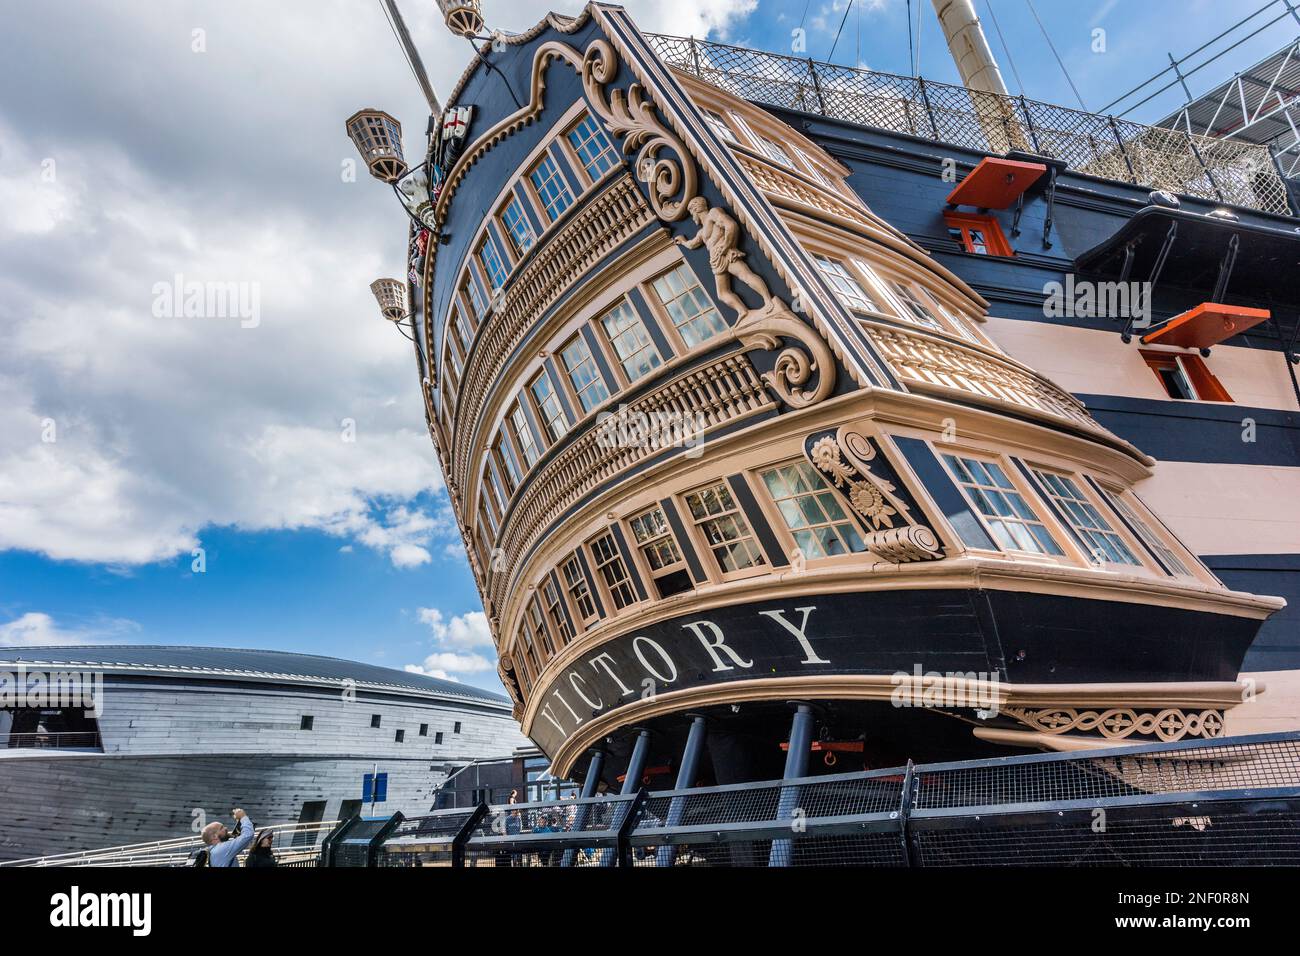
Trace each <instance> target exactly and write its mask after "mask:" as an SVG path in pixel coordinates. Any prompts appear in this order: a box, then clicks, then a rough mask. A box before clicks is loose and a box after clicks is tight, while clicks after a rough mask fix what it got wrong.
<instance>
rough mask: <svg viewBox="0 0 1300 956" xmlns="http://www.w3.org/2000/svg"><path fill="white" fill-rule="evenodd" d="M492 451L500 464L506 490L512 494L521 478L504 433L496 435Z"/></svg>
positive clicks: (512, 451) (513, 453) (517, 463)
mask: <svg viewBox="0 0 1300 956" xmlns="http://www.w3.org/2000/svg"><path fill="white" fill-rule="evenodd" d="M492 451H493V452H494V453H495V454H496V458H497V461H498V462H500V464H501V474H502V476H503V477H504V478H505V482H506V489H507V490H508V491H509V492H510V493H511V494H514V491H515V489H516V488H518V487H519V482H520V481H521V480H522V477H523V476H522V474H521V473H520V470H519V462H518V461H516V460H515V450H514V449H513V448H511V447H510V442H508V441H507V440H506V434H505V432H504V431H502V432H498V433H497V437H496V441H494V442H493V443H492Z"/></svg>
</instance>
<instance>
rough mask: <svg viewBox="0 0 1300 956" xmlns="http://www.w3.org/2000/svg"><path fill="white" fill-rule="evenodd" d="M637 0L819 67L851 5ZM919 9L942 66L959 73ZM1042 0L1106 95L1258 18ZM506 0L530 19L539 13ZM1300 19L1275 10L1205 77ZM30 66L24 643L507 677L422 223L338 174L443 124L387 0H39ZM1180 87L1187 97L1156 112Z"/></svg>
mask: <svg viewBox="0 0 1300 956" xmlns="http://www.w3.org/2000/svg"><path fill="white" fill-rule="evenodd" d="M1262 3H1263V0H1259V2H1258V3H1252V4H1251V5H1249V6H1247V7H1246V10H1245V12H1249V11H1250V10H1252V9H1254V8H1255V7H1257V6H1260V5H1262ZM401 5H402V7H403V10H404V12H405V13H406V15H407V17H408V19H409V21H410V23H411V28H412V32H413V33H414V35H415V37H416V39H417V42H418V43H419V44H420V46H421V48H422V50H423V51H424V53H425V59H426V61H427V63H428V65H429V68H430V73H431V74H432V77H433V82H434V84H435V86H436V87H437V88H438V89H439V90H441V91H443V92H444V93H445V92H446V91H448V90H450V88H451V86H452V85H453V84H454V83H455V81H456V78H457V77H458V76H459V74H460V71H461V70H462V69H463V67H464V64H465V54H466V52H467V49H466V47H465V45H464V43H463V41H455V40H453V39H452V38H451V37H449V36H448V35H447V34H446V33H445V31H443V30H442V28H441V26H440V25H439V24H438V23H436V22H435V19H434V11H435V10H436V6H435V4H433V3H429V2H423V0H421V2H419V3H416V2H412V0H406V2H404V3H402V4H401ZM627 5H628V7H629V9H630V10H631V11H632V13H633V15H634V17H636V19H637V20H638V22H639V23H641V25H642V26H643V28H645V29H647V30H656V31H659V32H665V33H675V34H680V35H685V34H694V35H696V36H703V35H705V34H706V33H707V34H709V35H712V36H714V37H718V38H722V39H727V40H729V41H730V42H735V43H740V44H748V45H752V46H756V47H761V48H764V49H769V50H773V51H777V52H789V51H790V46H791V41H792V37H791V31H792V30H793V29H795V28H796V27H799V26H800V25H801V24H802V26H803V28H804V29H805V30H806V31H807V49H806V55H809V56H812V57H814V58H818V59H822V58H826V57H827V56H828V55H829V52H830V49H831V45H832V43H833V42H834V37H835V32H836V29H837V28H838V26H839V24H840V22H841V19H843V18H844V12H845V9H846V7H845V5H844V3H843V2H840V0H836V2H835V3H821V2H818V0H809V2H807V3H805V2H804V0H792V2H788V3H777V2H771V0H759V2H757V3H756V2H754V0H657V2H630V3H628V4H627ZM918 6H919V10H920V32H919V37H920V64H921V72H922V74H923V75H925V76H926V77H929V78H933V79H939V80H947V81H953V80H955V79H956V75H955V71H954V69H953V66H952V63H951V61H950V59H949V58H948V55H947V52H946V49H945V48H944V46H943V42H942V35H941V33H940V31H939V27H938V24H937V22H936V20H935V17H934V13H933V10H932V7H931V5H930V0H913V3H912V7H911V9H912V15H913V17H915V15H916V13H917V10H918ZM1034 6H1035V8H1036V9H1037V12H1038V14H1039V16H1040V17H1041V18H1042V21H1043V24H1044V26H1045V28H1046V30H1047V31H1048V33H1049V35H1050V36H1051V39H1052V41H1053V42H1054V43H1055V45H1056V48H1057V50H1058V52H1059V53H1060V55H1061V58H1062V59H1063V60H1064V62H1065V64H1066V67H1067V69H1068V70H1069V72H1070V74H1071V76H1072V78H1073V80H1074V83H1075V84H1076V86H1077V87H1078V90H1079V93H1080V95H1081V96H1082V97H1083V99H1084V101H1085V103H1086V104H1087V105H1088V106H1089V107H1090V108H1094V109H1095V108H1098V107H1100V106H1102V105H1103V104H1105V103H1106V102H1107V101H1109V100H1110V99H1112V98H1113V97H1115V96H1116V95H1118V94H1119V93H1121V92H1123V91H1125V90H1127V89H1128V88H1129V87H1131V86H1134V85H1136V84H1137V83H1138V82H1139V81H1141V80H1144V79H1146V78H1147V77H1148V76H1149V75H1151V74H1152V73H1154V72H1156V70H1158V69H1160V68H1161V67H1162V66H1163V65H1164V63H1165V62H1166V58H1165V54H1166V51H1170V52H1173V53H1174V54H1175V55H1181V54H1183V53H1186V52H1188V51H1189V50H1191V49H1192V48H1193V47H1196V46H1198V45H1200V44H1201V43H1203V42H1204V41H1206V40H1208V39H1209V38H1210V37H1211V36H1213V35H1214V34H1216V33H1218V32H1220V31H1221V30H1223V29H1225V28H1226V27H1227V26H1228V25H1229V24H1230V23H1231V22H1232V21H1233V20H1234V19H1236V18H1237V17H1239V16H1240V15H1241V12H1240V11H1238V10H1236V9H1233V7H1235V6H1237V5H1228V4H1224V3H1221V2H1211V0H1150V2H1138V0H1077V2H1064V0H1035V4H1034ZM976 8H977V11H978V12H979V13H980V15H981V17H982V18H983V20H984V23H985V29H986V32H987V33H988V35H989V38H990V42H991V43H992V46H993V50H994V53H995V55H996V56H997V57H998V59H999V61H1000V64H1001V67H1002V72H1003V75H1004V77H1005V79H1006V81H1007V83H1008V84H1009V85H1010V86H1011V88H1012V91H1013V92H1018V91H1019V86H1018V84H1017V81H1016V77H1015V73H1016V72H1018V73H1019V76H1020V78H1021V80H1023V81H1024V92H1025V94H1026V95H1027V96H1029V97H1031V98H1037V99H1043V100H1048V101H1051V102H1057V103H1061V104H1064V105H1076V102H1075V96H1074V93H1073V91H1072V90H1071V89H1070V86H1069V85H1068V83H1067V81H1066V79H1065V77H1064V76H1063V74H1062V72H1061V68H1060V67H1059V66H1058V65H1057V63H1056V60H1055V58H1054V57H1053V54H1052V52H1051V50H1050V49H1049V48H1048V46H1047V43H1046V42H1045V41H1044V39H1043V36H1042V34H1041V32H1040V31H1039V27H1038V25H1037V24H1036V23H1035V21H1034V18H1033V16H1032V15H1031V12H1030V9H1029V7H1028V5H1027V4H1026V3H1025V0H993V8H992V9H993V11H994V12H995V13H996V16H997V20H998V23H999V25H1000V26H1001V31H1002V36H1003V37H1005V41H1006V46H1007V47H1009V48H1010V50H1011V52H1012V55H1013V56H1014V64H1015V67H1016V70H1015V71H1013V70H1012V68H1011V66H1012V64H1011V62H1010V61H1009V60H1008V58H1007V56H1006V51H1005V49H1004V45H1003V42H1002V39H1001V38H999V36H998V34H997V32H996V31H995V30H994V28H993V23H992V18H991V17H990V16H989V6H988V2H986V0H977V3H976ZM484 9H485V13H486V15H487V17H488V21H489V24H490V25H493V26H498V27H500V28H503V29H507V30H522V29H525V28H527V27H528V26H531V25H532V23H533V21H534V20H535V19H536V16H537V13H536V11H537V9H538V7H537V6H536V5H535V4H534V3H532V2H524V0H506V2H496V0H484ZM573 9H575V8H569V9H567V10H563V12H573ZM1274 9H1275V11H1277V12H1284V11H1282V8H1281V7H1280V6H1275V8H1274ZM70 10H75V11H76V16H70V15H69V11H70ZM907 11H908V5H907V3H906V0H870V2H862V3H858V4H855V6H854V8H853V9H852V10H851V11H850V12H849V15H848V17H847V19H846V20H844V28H843V32H842V34H841V35H840V39H839V43H838V46H837V48H836V52H835V56H834V59H835V61H836V62H840V63H846V64H852V63H854V62H860V63H863V64H865V65H867V66H869V67H871V68H875V69H880V70H885V71H889V72H900V73H907V72H909V71H910V67H909V56H908V40H907V36H908V29H907V23H908V19H907ZM1273 15H1276V13H1274V14H1273ZM1267 19H1271V16H1268V17H1262V18H1260V19H1259V20H1258V21H1256V22H1257V24H1262V23H1263V22H1264V21H1265V20H1267ZM913 22H914V23H915V21H913ZM1098 28H1100V29H1104V30H1105V31H1106V35H1105V52H1094V51H1093V45H1094V40H1095V38H1094V33H1093V31H1094V30H1095V29H1098ZM1297 33H1300V25H1297V24H1296V23H1295V21H1294V20H1290V19H1288V20H1286V21H1284V22H1282V23H1279V24H1276V25H1274V26H1272V27H1270V28H1268V29H1266V30H1265V31H1263V32H1262V33H1261V34H1260V36H1258V37H1256V38H1255V39H1254V40H1252V41H1251V42H1250V43H1248V44H1247V45H1246V46H1244V47H1243V48H1241V49H1239V50H1237V51H1234V52H1233V53H1232V54H1230V55H1229V56H1227V57H1224V58H1223V59H1221V60H1220V61H1218V62H1217V63H1216V64H1214V65H1213V66H1212V67H1210V68H1208V69H1206V70H1204V71H1202V73H1200V74H1198V75H1197V76H1196V77H1194V78H1193V80H1192V81H1191V84H1192V88H1193V91H1194V92H1196V93H1200V92H1203V91H1204V90H1205V89H1207V88H1208V87H1209V86H1211V85H1212V84H1213V83H1214V82H1217V81H1218V80H1220V79H1223V78H1226V77H1227V76H1229V75H1230V74H1231V73H1232V71H1234V70H1237V69H1241V68H1243V67H1245V66H1247V65H1249V64H1250V63H1252V62H1254V61H1255V60H1257V59H1260V58H1262V57H1263V56H1264V55H1266V54H1267V53H1269V52H1271V51H1273V50H1274V49H1276V48H1278V47H1280V46H1282V45H1283V44H1284V43H1285V42H1287V41H1288V40H1290V39H1293V38H1294V37H1295V36H1296V35H1297ZM1216 49H1217V47H1216ZM309 77H310V82H308V81H307V78H309ZM0 88H3V89H4V90H5V91H6V95H5V96H4V97H3V98H0V208H3V209H4V210H5V213H4V215H3V216H0V643H6V642H8V643H26V644H42V643H45V644H49V643H67V642H80V641H92V642H130V643H163V644H182V643H184V644H201V645H213V646H219V645H224V646H236V647H267V648H278V649H284V650H295V651H304V652H314V653H322V654H329V655H334V656H339V657H346V658H353V659H357V660H365V661H369V662H373V663H379V664H386V665H389V666H393V667H399V668H400V667H405V666H418V667H421V668H423V669H424V670H426V671H427V672H430V673H435V674H440V675H445V676H448V677H451V678H453V679H457V680H462V681H465V682H467V683H471V684H475V685H478V686H482V687H487V688H493V689H496V688H498V687H499V685H498V683H497V679H496V675H495V665H494V661H493V654H492V648H491V645H490V640H489V637H488V634H487V628H486V623H485V621H484V620H483V616H482V612H481V607H480V605H479V601H478V595H477V592H476V590H475V588H474V585H473V582H472V580H471V578H470V575H469V572H468V570H467V568H466V566H465V561H464V558H463V555H462V553H461V550H460V548H461V544H460V539H459V535H458V534H457V533H456V531H455V529H454V527H453V526H452V524H451V521H450V519H449V515H448V511H447V504H446V496H445V494H444V492H443V491H442V480H441V476H440V475H439V474H438V469H437V464H436V460H435V457H434V454H433V451H432V448H431V447H430V446H429V444H428V440H427V437H426V435H425V430H424V423H423V415H422V411H421V407H420V402H419V397H418V383H417V382H416V379H415V373H414V366H413V361H412V356H411V353H410V347H409V345H408V344H407V343H406V342H405V341H404V340H402V339H401V338H400V337H399V336H398V335H397V334H396V333H395V331H394V330H393V329H392V328H390V327H387V326H386V325H385V324H384V323H382V322H381V321H380V320H379V319H378V318H377V316H376V315H375V308H374V304H373V301H372V300H371V299H370V296H369V292H368V289H367V286H368V284H369V282H370V280H371V279H373V278H374V277H376V276H378V275H382V274H389V275H399V274H400V271H401V268H402V256H403V244H404V235H405V220H404V218H403V216H402V213H401V212H400V210H399V209H398V208H397V207H396V205H395V203H393V201H392V199H391V197H390V196H388V195H387V194H386V192H385V191H384V190H383V188H382V187H380V186H378V185H376V184H375V183H373V182H372V181H370V180H369V178H368V177H366V176H365V175H364V173H362V175H361V176H360V178H359V179H357V180H356V181H352V180H349V179H347V178H346V177H345V176H343V175H341V172H340V171H341V169H342V168H343V167H344V166H345V164H346V163H347V161H348V160H349V159H350V158H351V157H352V156H353V155H354V154H353V153H352V151H351V147H350V145H349V144H348V143H347V140H346V138H345V137H344V136H343V120H344V119H345V118H346V117H347V116H348V115H349V114H350V113H351V112H353V111H354V110H356V109H357V108H359V107H362V106H368V105H377V106H381V107H384V108H387V109H389V110H390V111H391V112H393V113H394V114H395V115H397V116H398V117H399V119H401V120H403V121H404V122H405V123H406V124H407V129H408V131H421V130H423V127H424V120H423V116H422V100H421V98H420V96H419V93H418V91H417V90H416V88H415V86H414V84H413V82H412V81H411V78H410V76H409V74H408V73H407V72H406V68H405V66H404V64H402V62H401V60H400V58H399V57H398V55H397V53H396V50H395V46H394V41H393V39H392V36H391V34H390V33H389V31H388V26H387V24H386V23H385V22H384V20H383V17H382V15H381V13H380V10H379V7H378V4H376V3H368V2H362V0H320V2H312V3H309V2H306V0H296V2H286V3H282V4H274V5H270V4H261V3H255V2H252V0H231V2H223V3H216V2H215V0H208V2H206V3H204V2H185V0H177V2H174V3H168V4H158V3H156V2H155V3H150V2H147V0H137V2H124V3H121V4H112V5H106V4H96V5H86V4H76V5H73V4H71V3H67V4H65V3H61V2H54V3H46V4H30V5H24V6H21V7H19V8H17V9H16V10H15V11H12V12H10V13H8V14H7V15H6V30H5V32H4V35H3V36H0ZM1177 105H1178V95H1177V91H1176V90H1172V91H1170V92H1168V93H1166V94H1165V95H1164V96H1163V97H1162V98H1161V99H1160V100H1159V101H1158V102H1156V103H1152V104H1148V105H1147V106H1146V107H1144V108H1143V109H1142V110H1141V111H1139V112H1138V113H1136V114H1134V117H1133V118H1135V119H1140V120H1154V119H1157V118H1159V117H1160V116H1161V115H1163V114H1164V113H1166V112H1168V111H1170V110H1172V109H1174V108H1175V107H1176V106H1177ZM177 275H181V276H184V277H187V278H188V279H190V280H198V281H203V282H230V281H233V282H238V283H243V284H245V285H246V286H247V287H248V288H251V289H256V292H257V309H256V311H257V317H256V318H257V321H256V323H255V324H252V323H249V322H246V321H241V318H242V316H238V315H237V316H227V317H221V316H214V317H210V318H195V319H184V318H180V317H168V316H159V315H158V314H157V310H156V309H155V308H153V305H154V303H155V300H156V294H155V289H156V287H157V286H158V284H159V283H163V285H164V287H166V285H167V284H168V283H172V282H173V281H174V277H175V276H177ZM347 422H351V423H352V425H351V426H348V425H347V424H346V423H347ZM51 439H52V440H51ZM196 548H201V549H202V550H203V558H204V563H205V567H204V570H203V571H202V573H195V571H194V570H193V565H194V560H195V558H194V551H195V549H196Z"/></svg>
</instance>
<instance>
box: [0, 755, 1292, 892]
mask: <svg viewBox="0 0 1300 956" xmlns="http://www.w3.org/2000/svg"><path fill="white" fill-rule="evenodd" d="M394 820H395V821H397V818H394ZM353 822H354V823H356V821H355V820H354V821H353ZM363 822H365V823H370V824H374V823H375V820H374V819H368V820H366V821H363ZM334 826H335V824H334V823H333V822H329V823H317V824H306V825H298V824H292V825H287V826H282V827H275V828H274V829H275V830H276V831H277V833H279V834H281V835H292V834H295V833H304V832H309V833H311V834H312V838H313V841H314V845H312V846H310V847H289V848H286V849H285V850H281V851H279V852H278V853H277V859H278V860H279V862H280V863H281V865H299V866H314V865H316V862H317V860H318V859H319V856H320V846H319V841H320V840H321V839H323V838H324V837H326V836H327V835H329V834H330V832H331V830H332V829H333V828H334ZM367 832H370V831H367ZM374 832H375V837H374V841H373V842H372V843H371V844H370V846H371V847H372V848H373V850H374V852H373V853H370V852H368V853H367V854H366V856H365V859H364V860H362V862H357V861H356V860H355V859H352V858H351V857H349V859H347V860H343V861H342V862H340V861H339V860H337V859H335V860H334V864H335V865H347V864H350V865H370V866H385V867H422V866H452V867H611V866H624V867H626V866H637V867H641V866H764V867H798V866H917V867H944V866H1025V865H1033V866H1183V867H1186V866H1260V865H1271V866H1300V732H1292V733H1281V734H1264V735H1259V736H1252V737H1223V738H1216V739H1212V740H1191V741H1182V742H1178V743H1170V744H1144V745H1133V746H1127V747H1117V748H1113V749H1106V750H1094V751H1083V752H1070V753H1051V754H1035V755H1031V756H1021V757H1001V758H994V759H988V760H966V761H959V762H952V763H935V764H922V765H914V764H911V763H909V764H908V765H907V766H905V767H894V768H890V769H885V770H871V771H864V772H859V773H841V774H827V775H821V776H812V777H801V778H795V779H784V780H764V781H757V782H753V783H742V784H729V785H725V786H713V787H692V788H689V789H683V790H663V791H654V792H647V791H645V790H642V791H640V792H638V793H636V794H630V795H619V796H605V797H589V798H576V799H566V800H549V801H539V802H534V803H523V804H505V805H494V806H487V805H486V804H479V805H477V806H475V807H470V808H460V809H454V810H442V811H437V812H434V813H430V814H428V815H425V816H420V817H411V818H405V819H400V821H397V822H395V823H394V824H393V826H392V828H391V829H389V830H387V832H385V831H384V830H383V829H380V830H375V831H374ZM337 836H338V835H337V834H336V835H335V837H337ZM345 836H346V834H345ZM335 837H331V839H334V838H335ZM198 845H199V842H198V840H197V839H192V838H191V839H182V840H171V841H160V842H158V843H152V844H136V845H133V846H126V847H115V848H113V849H110V850H99V851H92V852H86V853H76V854H59V855H57V856H49V857H39V858H36V859H33V860H19V861H15V862H13V863H9V864H5V865H9V866H13V865H26V866H184V865H186V864H187V863H188V862H189V859H190V855H191V853H192V851H193V850H195V849H197V848H198ZM353 856H355V854H354V855H353Z"/></svg>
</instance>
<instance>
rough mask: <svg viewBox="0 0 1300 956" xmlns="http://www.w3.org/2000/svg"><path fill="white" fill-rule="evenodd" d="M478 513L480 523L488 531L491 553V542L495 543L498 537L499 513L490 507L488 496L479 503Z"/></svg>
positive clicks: (488, 548)
mask: <svg viewBox="0 0 1300 956" xmlns="http://www.w3.org/2000/svg"><path fill="white" fill-rule="evenodd" d="M478 512H479V514H478V517H479V521H480V522H481V524H482V526H483V527H485V528H487V530H488V542H489V543H488V547H487V550H488V552H489V553H490V552H491V551H492V545H491V542H492V541H495V540H496V536H497V513H496V512H495V511H493V510H492V508H491V507H490V506H489V504H488V500H487V495H484V497H483V500H482V501H481V502H480V503H479V506H478Z"/></svg>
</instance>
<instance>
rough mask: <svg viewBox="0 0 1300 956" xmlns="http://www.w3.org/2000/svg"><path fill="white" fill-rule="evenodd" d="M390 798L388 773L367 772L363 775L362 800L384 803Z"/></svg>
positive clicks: (363, 801)
mask: <svg viewBox="0 0 1300 956" xmlns="http://www.w3.org/2000/svg"><path fill="white" fill-rule="evenodd" d="M387 799H388V774H387V773H367V774H364V775H363V776H362V777H361V802H362V803H383V802H384V801H385V800H387Z"/></svg>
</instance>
